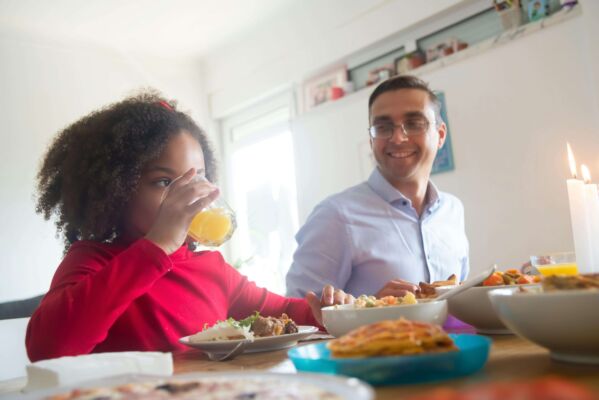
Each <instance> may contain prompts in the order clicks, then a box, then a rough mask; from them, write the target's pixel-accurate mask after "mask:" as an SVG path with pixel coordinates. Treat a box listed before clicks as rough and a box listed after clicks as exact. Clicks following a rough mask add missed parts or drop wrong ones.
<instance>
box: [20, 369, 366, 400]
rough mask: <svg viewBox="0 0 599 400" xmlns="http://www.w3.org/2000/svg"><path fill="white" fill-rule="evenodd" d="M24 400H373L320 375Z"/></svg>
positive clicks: (93, 388)
mask: <svg viewBox="0 0 599 400" xmlns="http://www.w3.org/2000/svg"><path fill="white" fill-rule="evenodd" d="M16 398H18V399H21V400H33V399H45V400H88V399H106V400H109V399H120V400H127V399H132V400H133V399H142V398H143V399H146V398H147V399H150V398H151V399H165V400H166V399H215V400H218V399H223V400H224V399H256V400H259V399H283V400H284V399H290V400H291V399H293V400H302V399H305V400H311V399H322V400H343V399H356V400H371V399H373V398H374V392H373V390H372V388H371V387H370V386H368V385H367V384H365V383H363V382H360V381H359V380H357V379H354V378H344V377H334V376H330V377H323V376H322V375H315V374H277V373H260V372H225V373H223V372H219V373H214V372H208V373H191V374H183V375H175V376H172V377H166V378H165V377H156V376H148V375H145V376H144V375H121V376H116V377H111V378H105V379H101V380H95V381H89V382H86V383H82V384H80V385H77V386H75V387H68V388H54V389H51V390H44V391H39V392H32V393H29V394H27V395H22V396H20V397H16Z"/></svg>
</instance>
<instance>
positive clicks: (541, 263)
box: [530, 252, 578, 276]
mask: <svg viewBox="0 0 599 400" xmlns="http://www.w3.org/2000/svg"><path fill="white" fill-rule="evenodd" d="M530 263H531V264H532V266H533V267H535V268H536V269H537V270H538V271H539V272H540V273H541V275H543V276H551V275H577V274H578V267H577V266H576V254H574V253H572V252H566V253H552V254H546V255H538V256H531V257H530Z"/></svg>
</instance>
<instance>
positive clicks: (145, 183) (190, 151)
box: [123, 131, 205, 240]
mask: <svg viewBox="0 0 599 400" xmlns="http://www.w3.org/2000/svg"><path fill="white" fill-rule="evenodd" d="M191 168H195V169H196V171H197V173H198V174H200V175H204V173H205V165H204V153H203V152H202V146H201V145H200V143H199V142H198V141H197V140H196V139H195V138H194V137H193V136H192V135H191V134H190V133H189V132H187V131H181V132H180V133H178V134H176V135H174V136H173V137H171V139H170V140H169V141H168V142H167V144H166V147H165V148H164V151H163V152H162V154H160V156H159V157H158V158H157V159H156V160H154V161H151V162H149V163H148V164H147V165H146V166H145V167H144V169H143V171H142V173H141V178H140V179H139V183H138V185H137V189H136V191H135V193H134V194H133V196H132V197H131V200H130V201H129V204H128V206H127V208H126V210H127V211H126V215H125V217H124V226H123V236H124V237H125V238H127V239H129V240H136V239H138V238H140V237H143V236H145V234H146V233H148V231H149V230H150V228H151V227H152V224H153V223H154V220H155V219H156V216H157V215H158V210H159V209H160V204H161V201H162V196H163V194H164V191H165V190H166V188H167V187H168V185H170V183H171V182H172V181H173V180H174V179H175V178H177V177H179V176H181V175H183V174H184V173H185V172H187V171H189V170H190V169H191Z"/></svg>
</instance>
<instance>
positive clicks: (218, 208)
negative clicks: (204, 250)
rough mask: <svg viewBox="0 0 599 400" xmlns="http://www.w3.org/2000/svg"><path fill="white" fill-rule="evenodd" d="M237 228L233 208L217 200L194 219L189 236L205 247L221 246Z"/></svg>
mask: <svg viewBox="0 0 599 400" xmlns="http://www.w3.org/2000/svg"><path fill="white" fill-rule="evenodd" d="M236 227H237V224H236V222H235V213H234V212H233V210H232V209H231V207H229V205H228V204H227V203H226V202H225V201H224V200H221V199H216V200H215V201H214V202H212V204H210V205H209V206H208V207H206V208H205V209H204V210H202V211H200V212H199V213H197V214H196V216H195V217H193V220H191V224H190V225H189V231H188V232H187V234H188V235H189V236H190V237H191V238H192V239H193V240H195V241H196V242H198V243H200V244H202V245H204V246H220V245H221V244H223V243H224V242H226V241H227V240H229V238H230V237H231V236H232V235H233V232H234V231H235V228H236Z"/></svg>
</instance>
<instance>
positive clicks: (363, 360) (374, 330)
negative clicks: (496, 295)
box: [288, 318, 491, 385]
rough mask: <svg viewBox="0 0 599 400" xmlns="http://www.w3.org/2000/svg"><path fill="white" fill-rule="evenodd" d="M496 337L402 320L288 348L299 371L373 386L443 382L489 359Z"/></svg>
mask: <svg viewBox="0 0 599 400" xmlns="http://www.w3.org/2000/svg"><path fill="white" fill-rule="evenodd" d="M490 346H491V340H490V339H488V338H486V337H483V336H478V335H469V334H457V335H454V334H447V333H445V332H444V331H443V329H442V328H441V327H440V326H438V325H434V324H428V323H425V322H416V321H408V320H406V319H403V318H402V319H398V320H393V321H381V322H377V323H374V324H371V325H367V326H363V327H361V328H358V329H356V330H353V331H351V332H349V333H348V334H347V335H345V336H342V337H340V338H338V339H334V340H331V341H330V342H328V343H316V344H310V345H306V346H301V347H298V348H294V349H291V350H289V352H288V355H289V358H290V359H291V361H292V362H293V364H294V365H295V367H296V368H297V370H298V371H309V372H320V373H325V374H335V375H346V376H352V377H355V378H359V379H362V380H364V381H366V382H368V383H370V384H372V385H399V384H412V383H422V382H432V381H441V380H446V379H452V378H457V377H460V376H465V375H469V374H472V373H474V372H476V371H478V370H480V369H481V368H482V367H483V366H484V365H485V363H486V361H487V358H488V355H489V349H490Z"/></svg>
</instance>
